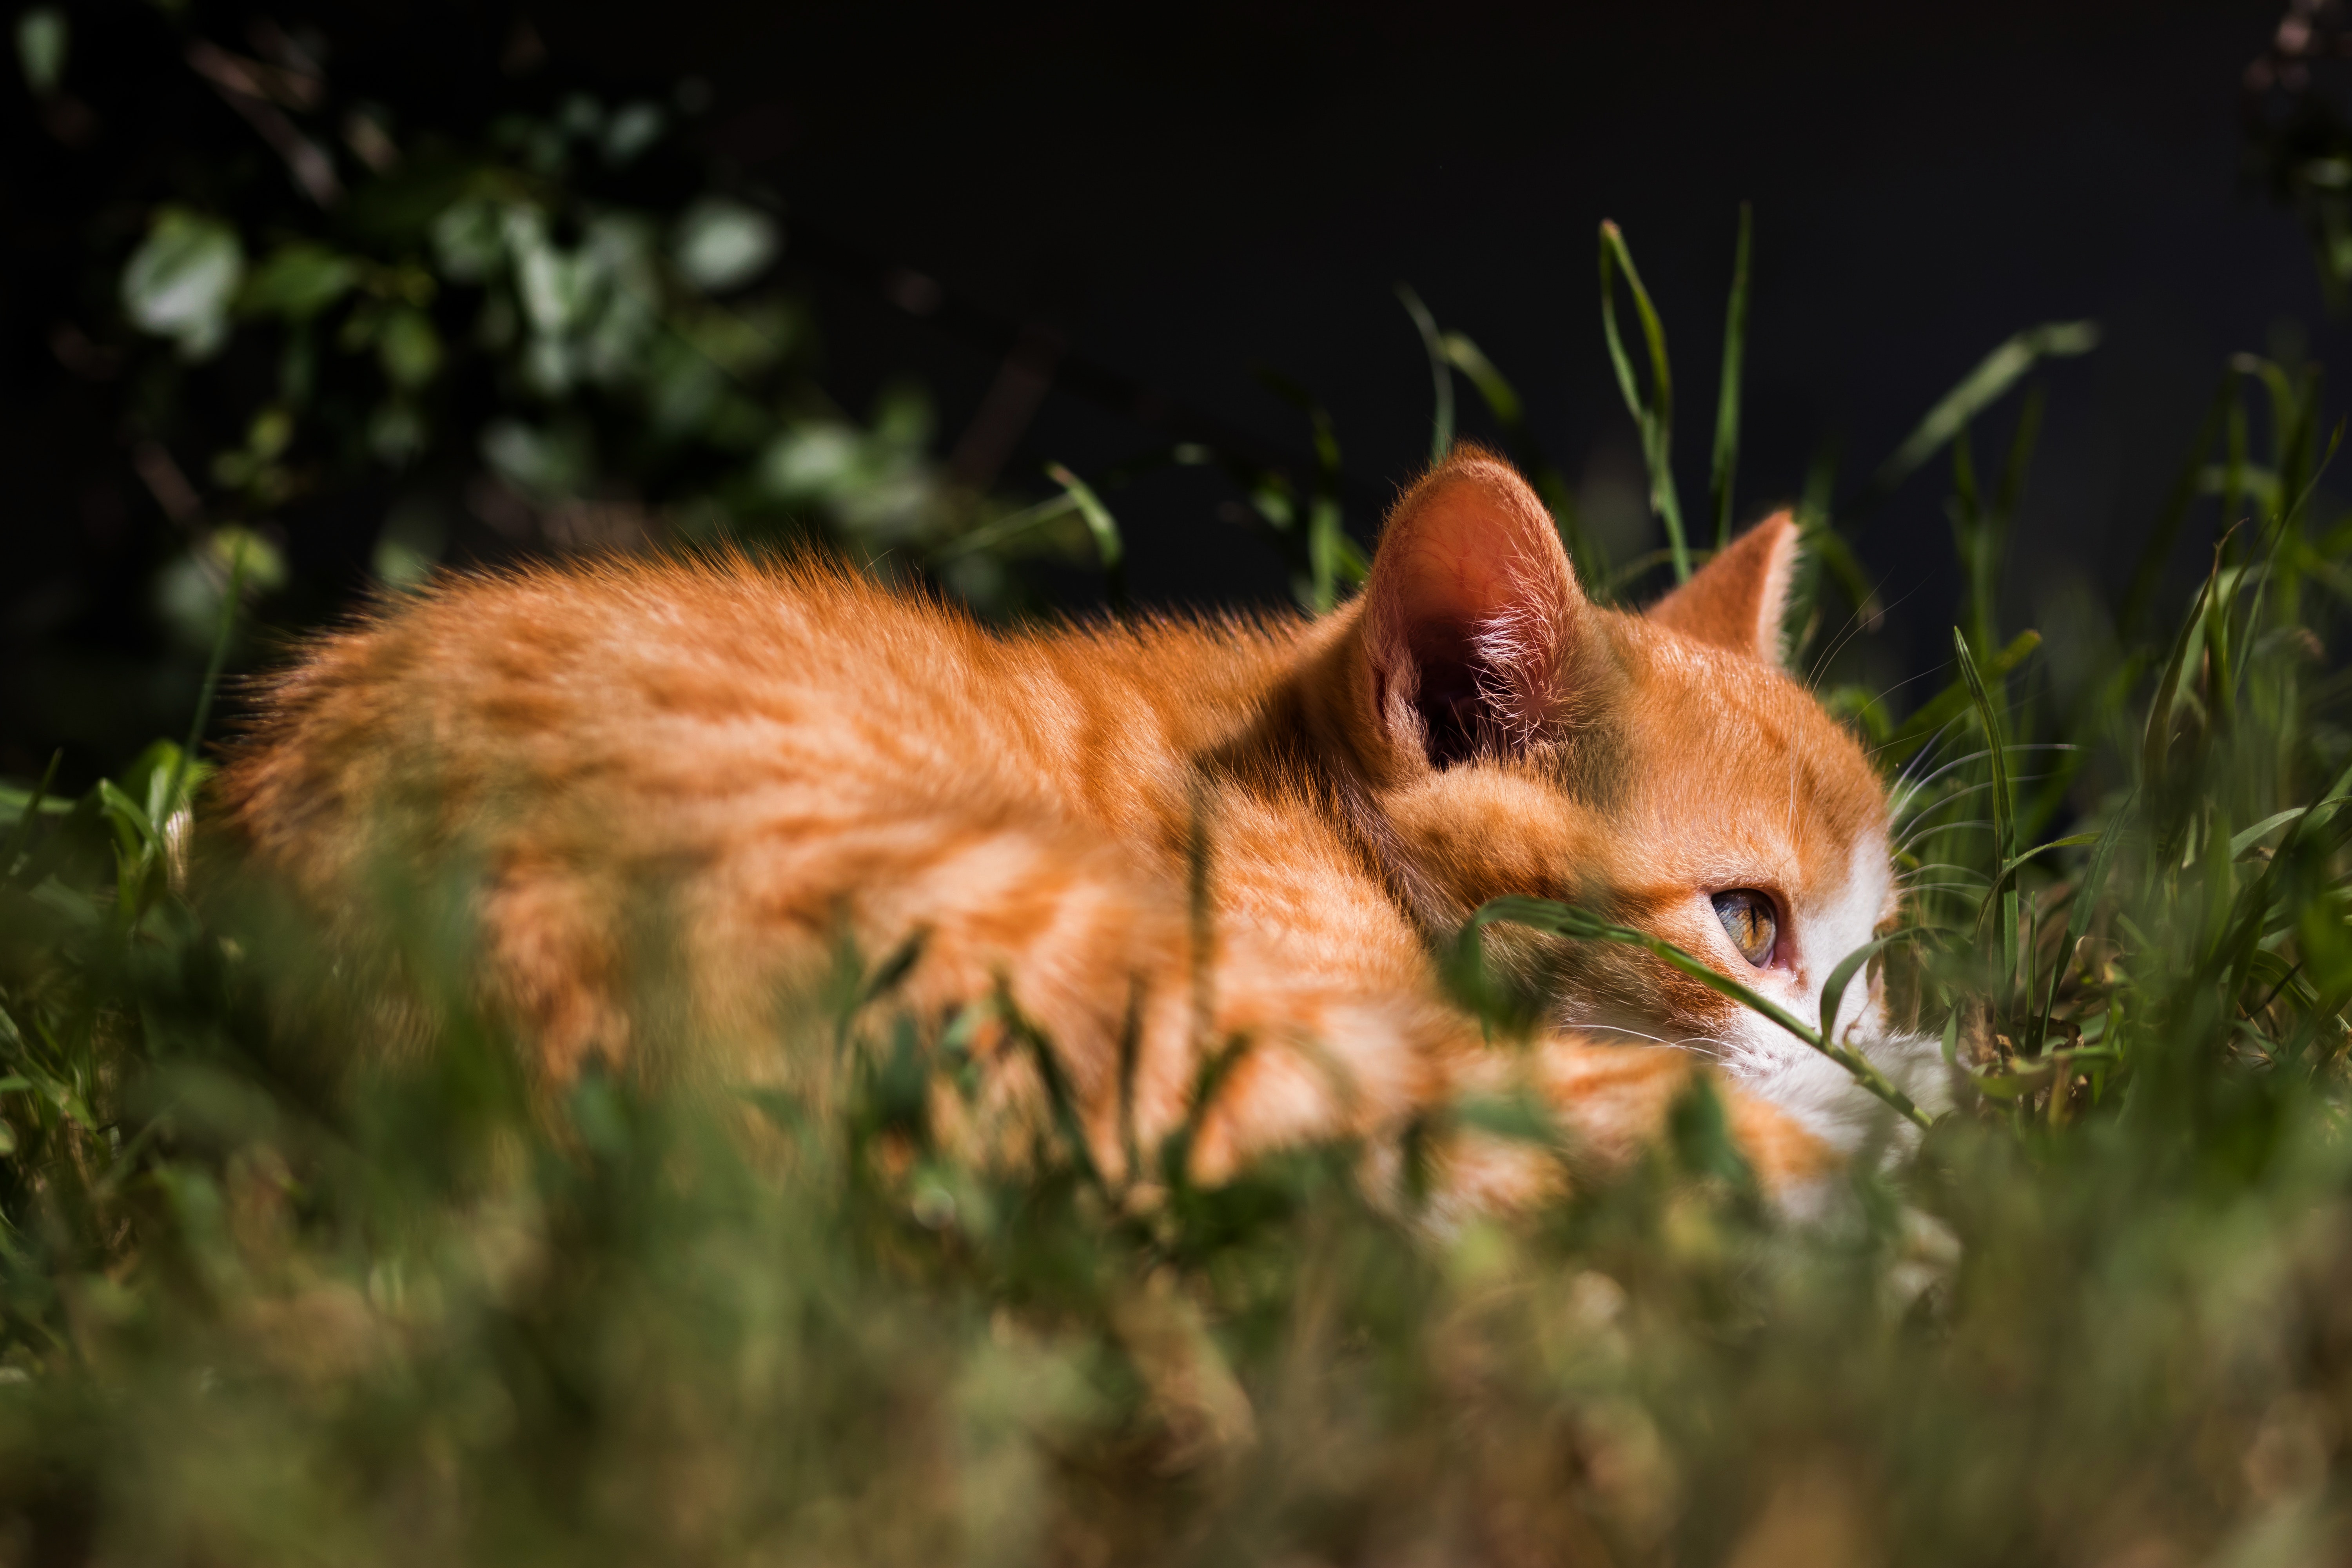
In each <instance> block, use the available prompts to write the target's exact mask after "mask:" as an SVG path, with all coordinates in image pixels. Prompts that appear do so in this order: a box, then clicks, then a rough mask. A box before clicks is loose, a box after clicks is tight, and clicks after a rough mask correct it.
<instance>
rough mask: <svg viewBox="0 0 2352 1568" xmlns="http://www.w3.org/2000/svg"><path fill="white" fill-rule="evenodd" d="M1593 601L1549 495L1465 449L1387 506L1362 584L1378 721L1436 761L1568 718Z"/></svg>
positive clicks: (1536, 732)
mask: <svg viewBox="0 0 2352 1568" xmlns="http://www.w3.org/2000/svg"><path fill="white" fill-rule="evenodd" d="M1590 614H1591V611H1590V608H1589V606H1588V605H1586V603H1585V599H1584V595H1583V594H1582V592H1581V591H1580V590H1579V589H1578V587H1577V585H1576V576H1575V574H1574V573H1572V572H1571V571H1570V569H1569V564H1568V555H1567V553H1566V552H1564V551H1562V550H1561V549H1560V546H1559V531H1557V530H1556V529H1555V528H1554V527H1553V526H1552V521H1551V516H1550V514H1549V512H1547V511H1545V510H1544V506H1543V502H1542V501H1540V500H1537V499H1536V493H1535V491H1533V490H1531V489H1528V484H1527V481H1526V480H1524V479H1520V478H1519V476H1518V474H1517V472H1516V471H1515V470H1514V469H1513V468H1511V466H1510V465H1509V464H1508V463H1507V462H1505V461H1503V460H1502V459H1501V458H1497V457H1496V456H1495V455H1494V454H1492V453H1490V452H1486V451H1483V450H1481V449H1479V448H1477V447H1457V448H1455V451H1454V455H1453V456H1451V457H1449V458H1446V460H1445V461H1444V463H1442V464H1440V465H1439V466H1438V467H1437V468H1434V469H1433V470H1432V471H1431V472H1430V473H1429V474H1428V475H1427V476H1426V477H1424V478H1423V479H1422V480H1421V482H1420V483H1418V484H1416V485H1414V486H1413V487H1412V489H1411V490H1409V491H1407V492H1406V494H1405V496H1404V498H1403V499H1402V500H1400V501H1398V502H1397V504H1396V507H1395V509H1394V510H1392V511H1391V512H1390V513H1389V521H1388V526H1387V527H1386V528H1385V529H1383V530H1382V531H1381V543H1380V549H1379V552H1377V553H1376V554H1375V555H1374V557H1373V559H1372V570H1371V576H1370V581H1369V582H1368V583H1367V584H1365V587H1364V619H1363V628H1364V651H1365V658H1366V660H1367V662H1368V663H1369V665H1370V675H1371V691H1370V697H1371V704H1372V711H1373V713H1374V715H1375V717H1376V721H1377V722H1378V723H1379V724H1380V725H1381V728H1382V729H1383V730H1384V731H1386V732H1387V734H1388V737H1389V739H1390V740H1391V742H1393V743H1395V744H1396V745H1398V746H1399V747H1401V748H1407V749H1411V750H1416V751H1418V752H1420V753H1421V755H1422V756H1423V758H1425V759H1426V760H1427V761H1428V763H1430V765H1431V766H1433V767H1444V766H1445V765H1447V764H1448V763H1457V762H1462V761H1465V760H1467V759H1468V758H1471V757H1474V756H1477V755H1481V754H1489V755H1515V754H1518V753H1520V752H1525V751H1526V750H1527V749H1528V747H1529V746H1531V745H1533V744H1535V743H1536V742H1538V741H1541V740H1544V739H1546V738H1548V737H1549V735H1550V734H1551V733H1552V732H1553V731H1556V730H1557V728H1558V727H1559V722H1560V721H1561V719H1562V718H1563V717H1564V710H1565V709H1566V707H1567V705H1568V700H1569V685H1568V682H1569V678H1570V675H1571V673H1572V671H1571V669H1570V666H1571V665H1572V664H1573V662H1574V660H1573V658H1572V657H1571V655H1572V651H1573V647H1574V644H1575V643H1576V641H1577V638H1578V635H1579V633H1580V629H1581V628H1582V626H1583V625H1584V623H1585V621H1586V619H1587V617H1588V616H1590Z"/></svg>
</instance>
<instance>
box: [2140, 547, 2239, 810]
mask: <svg viewBox="0 0 2352 1568" xmlns="http://www.w3.org/2000/svg"><path fill="white" fill-rule="evenodd" d="M2220 580H2221V562H2220V560H2219V558H2218V554H2217V557H2216V559H2215V562H2214V564H2213V568H2212V570H2211V571H2210V572H2208V573H2207V574H2205V581H2204V583H2203V584H2201V585H2200V587H2199V588H2198V590H2197V597H2196V598H2195V599H2194V600H2192V601H2191V602H2190V604H2189V617H2188V619H2186V620H2184V621H2183V622H2181V624H2180V630H2179V634H2178V635H2177V636H2175V637H2174V638H2173V639H2172V655H2171V657H2170V658H2167V659H2166V660H2165V661H2164V673H2163V674H2162V675H2160V676H2159V677H2158V678H2157V682H2156V696H2155V698H2154V699H2153V700H2151V701H2150V702H2149V704H2148V710H2147V728H2146V730H2145V731H2143V732H2142V734H2141V736H2140V777H2141V779H2142V780H2143V781H2144V783H2145V784H2153V783H2155V782H2156V781H2157V780H2158V778H2160V777H2161V776H2162V774H2163V773H2164V763H2165V757H2166V754H2167V753H2168V752H2169V751H2170V750H2171V747H2172V710H2173V705H2174V703H2175V702H2176V701H2177V700H2178V699H2179V694H2180V671H2181V668H2182V667H2183V666H2184V665H2185V664H2186V663H2187V661H2188V658H2189V648H2190V647H2192V646H2194V645H2195V643H2196V641H2197V638H2198V634H2199V632H2200V630H2201V628H2202V627H2203V626H2204V624H2205V616H2206V607H2207V605H2208V604H2209V603H2210V601H2211V599H2212V597H2213V589H2214V584H2216V583H2218V582H2219V581H2220Z"/></svg>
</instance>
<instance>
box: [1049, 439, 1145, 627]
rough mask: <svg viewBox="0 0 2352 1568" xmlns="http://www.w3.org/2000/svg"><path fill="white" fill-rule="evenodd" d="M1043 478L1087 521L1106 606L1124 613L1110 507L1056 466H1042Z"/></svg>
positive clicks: (1122, 565)
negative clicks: (1099, 563)
mask: <svg viewBox="0 0 2352 1568" xmlns="http://www.w3.org/2000/svg"><path fill="white" fill-rule="evenodd" d="M1045 475H1046V477H1047V478H1048V479H1052V480H1053V481H1054V482H1055V484H1057V485H1059V486H1061V487H1062V489H1063V490H1064V491H1065V492H1066V493H1067V494H1068V496H1069V498H1070V500H1071V503H1072V504H1073V505H1075V506H1076V508H1077V509H1078V515H1079V516H1080V517H1082V518H1084V519H1086V521H1087V531H1089V532H1091V533H1092V534H1093V535H1094V536H1095V551H1096V552H1097V554H1098V555H1100V556H1101V558H1102V569H1103V588H1104V591H1105V592H1106V593H1108V595H1109V596H1110V607H1111V608H1112V609H1113V610H1114V611H1118V612H1119V613H1122V614H1123V613H1125V611H1126V609H1127V552H1126V550H1125V548H1124V547H1123V546H1122V545H1121V544H1120V542H1119V537H1118V521H1117V520H1116V519H1114V518H1113V517H1112V516H1111V515H1110V508H1108V507H1107V506H1105V505H1103V503H1102V500H1101V498H1099V497H1097V495H1096V494H1095V492H1094V491H1093V490H1092V489H1089V488H1088V487H1087V482H1086V481H1085V480H1084V479H1080V478H1078V476H1077V475H1076V474H1074V473H1072V472H1070V470H1069V469H1067V468H1064V467H1063V466H1062V465H1061V464H1059V463H1048V464H1046V465H1045Z"/></svg>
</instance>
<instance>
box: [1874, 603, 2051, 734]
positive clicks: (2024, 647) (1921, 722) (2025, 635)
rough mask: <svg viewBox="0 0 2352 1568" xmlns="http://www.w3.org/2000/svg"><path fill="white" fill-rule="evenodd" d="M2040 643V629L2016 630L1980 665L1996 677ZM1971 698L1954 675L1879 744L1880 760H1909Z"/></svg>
mask: <svg viewBox="0 0 2352 1568" xmlns="http://www.w3.org/2000/svg"><path fill="white" fill-rule="evenodd" d="M2041 646H2042V634H2041V633H2040V632H2036V631H2023V632H2020V633H2018V634H2017V636H2015V637H2011V639H2010V642H2009V646H2008V647H2005V648H2002V649H2001V650H2000V652H1999V653H1997V654H1995V655H1993V656H1992V657H1991V658H1989V659H1986V660H1985V661H1984V663H1983V665H1982V666H1981V667H1980V668H1981V669H1982V671H1983V673H1984V675H1985V678H1986V679H1990V680H1999V679H2001V678H2002V677H2003V676H2006V675H2007V674H2008V673H2009V672H2010V671H2011V670H2012V669H2015V668H2017V667H2018V666H2019V665H2020V664H2022V663H2023V662H2024V661H2025V659H2026V658H2027V656H2029V655H2030V654H2032V652H2033V650H2034V649H2035V648H2038V647H2041ZM1971 700H1972V699H1971V697H1970V695H1969V686H1968V682H1967V680H1966V679H1954V680H1953V682H1952V683H1951V684H1950V685H1949V686H1947V687H1946V688H1944V689H1943V690H1941V691H1939V692H1937V694H1936V695H1935V696H1933V697H1931V698H1929V699H1928V700H1927V701H1926V702H1925V703H1924V704H1922V705H1921V706H1920V708H1919V710H1918V711H1916V712H1915V713H1913V714H1912V715H1911V717H1910V718H1908V719H1906V720H1905V721H1903V725H1902V727H1901V728H1900V729H1898V730H1896V731H1895V733H1894V734H1893V735H1892V736H1891V737H1889V738H1888V740H1887V742H1886V744H1885V745H1884V746H1882V747H1880V748H1879V752H1878V754H1879V757H1880V759H1881V761H1882V763H1884V764H1887V765H1892V766H1896V767H1900V766H1901V765H1902V764H1903V763H1907V762H1909V761H1910V760H1911V757H1912V755H1913V753H1915V752H1917V751H1918V750H1919V748H1920V747H1922V746H1924V745H1926V744H1927V742H1929V741H1930V740H1932V739H1933V738H1934V737H1935V735H1936V734H1937V731H1940V730H1942V729H1943V728H1944V726H1945V725H1947V724H1949V723H1950V722H1951V721H1953V720H1954V719H1955V718H1958V716H1959V715H1960V714H1961V713H1963V712H1965V711H1967V710H1968V707H1969V702H1970V701H1971Z"/></svg>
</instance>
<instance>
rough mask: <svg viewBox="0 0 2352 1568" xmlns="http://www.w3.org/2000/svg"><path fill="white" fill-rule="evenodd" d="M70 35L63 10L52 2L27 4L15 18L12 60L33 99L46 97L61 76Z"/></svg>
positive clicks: (63, 71) (52, 90) (64, 67)
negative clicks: (21, 68)
mask: <svg viewBox="0 0 2352 1568" xmlns="http://www.w3.org/2000/svg"><path fill="white" fill-rule="evenodd" d="M71 37H72V35H71V34H70V33H69V32H68V30H67V27H66V17H65V13H64V12H62V11H60V10H58V8H57V7H56V6H54V5H34V6H31V7H28V8H27V9H26V11H25V12H24V14H23V15H22V16H18V17H17V18H16V63H17V64H18V65H19V66H22V67H23V68H24V71H25V85H26V87H27V88H29V89H31V90H32V94H33V96H34V97H35V98H46V97H47V96H48V95H49V94H50V93H52V92H55V91H56V90H57V89H58V83H59V82H61V81H63V80H64V79H65V74H66V48H67V46H68V43H69V42H70V41H71Z"/></svg>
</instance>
